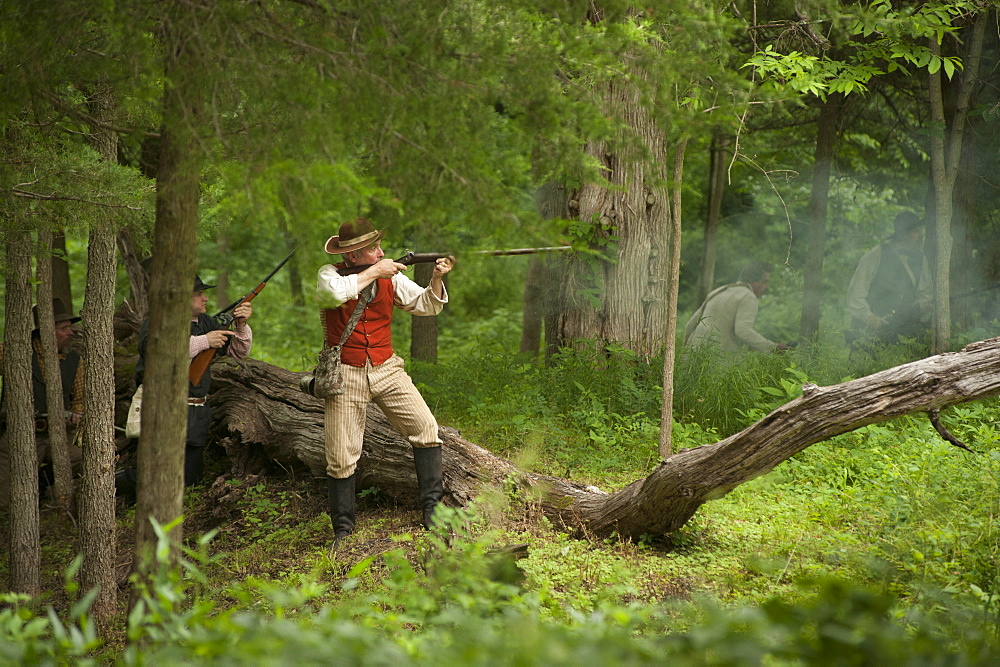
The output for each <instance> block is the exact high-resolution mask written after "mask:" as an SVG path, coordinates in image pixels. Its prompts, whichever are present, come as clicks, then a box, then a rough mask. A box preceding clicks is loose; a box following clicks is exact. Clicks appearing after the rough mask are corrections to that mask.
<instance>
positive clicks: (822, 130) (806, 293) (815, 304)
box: [799, 93, 844, 340]
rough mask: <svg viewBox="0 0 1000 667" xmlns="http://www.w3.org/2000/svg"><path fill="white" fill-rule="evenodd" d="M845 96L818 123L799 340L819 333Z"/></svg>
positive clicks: (836, 96) (833, 98)
mask: <svg viewBox="0 0 1000 667" xmlns="http://www.w3.org/2000/svg"><path fill="white" fill-rule="evenodd" d="M843 103H844V96H843V95H841V94H840V93H832V94H831V95H830V96H829V97H827V98H826V101H825V102H824V103H823V106H822V107H821V109H820V112H819V120H818V121H817V122H816V156H815V160H814V161H813V179H812V195H811V197H810V199H809V249H808V251H807V252H806V263H805V267H804V271H803V278H802V319H801V321H800V325H799V336H800V337H801V338H802V339H804V340H814V339H815V338H816V334H817V333H819V320H820V314H821V311H822V305H823V257H825V256H826V220H827V213H828V208H829V199H830V171H831V169H832V168H833V161H834V158H835V156H836V152H837V151H836V144H837V135H838V132H839V125H840V115H841V110H842V109H843Z"/></svg>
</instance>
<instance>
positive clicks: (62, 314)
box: [31, 297, 80, 329]
mask: <svg viewBox="0 0 1000 667" xmlns="http://www.w3.org/2000/svg"><path fill="white" fill-rule="evenodd" d="M31 316H32V317H33V318H35V329H37V328H38V305H37V304H36V305H34V306H32V307H31ZM52 321H53V322H56V323H58V322H69V323H71V324H73V323H76V322H79V321H80V318H79V317H76V316H75V315H73V313H72V311H70V309H69V308H67V307H66V304H64V303H63V300H62V299H60V298H58V297H56V298H55V299H52Z"/></svg>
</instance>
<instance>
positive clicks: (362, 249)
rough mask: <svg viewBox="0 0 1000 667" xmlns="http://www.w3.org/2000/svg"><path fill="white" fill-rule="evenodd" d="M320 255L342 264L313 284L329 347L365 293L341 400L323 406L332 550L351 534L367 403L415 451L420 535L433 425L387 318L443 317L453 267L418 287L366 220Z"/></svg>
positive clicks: (326, 269)
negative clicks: (321, 302) (344, 271)
mask: <svg viewBox="0 0 1000 667" xmlns="http://www.w3.org/2000/svg"><path fill="white" fill-rule="evenodd" d="M325 249H326V252H328V253H330V254H332V255H338V254H339V255H341V257H342V258H343V262H342V263H339V264H326V265H324V266H323V267H321V268H320V270H319V276H318V280H317V290H318V292H319V295H320V297H321V298H322V299H325V300H328V301H330V302H331V307H328V308H325V309H323V311H322V314H323V325H324V329H325V336H326V337H325V341H326V346H327V347H335V346H337V345H339V344H340V340H341V336H342V334H343V333H344V331H345V329H347V327H348V322H349V321H350V320H351V318H352V315H353V314H354V311H355V308H357V307H358V304H359V296H361V295H362V293H364V296H363V301H364V304H363V305H362V306H361V307H362V308H363V311H362V312H361V313H360V317H359V318H358V320H357V324H356V325H355V327H354V330H353V331H351V333H350V335H349V336H348V337H347V339H346V342H345V343H344V345H343V348H342V350H341V364H342V371H343V379H344V393H343V394H340V395H337V396H331V397H327V398H326V399H325V409H324V422H325V427H324V437H325V444H326V463H327V465H326V473H327V484H328V495H329V510H330V521H331V524H332V526H333V530H334V546H336V545H337V544H338V543H339V542H340V541H341V540H342V539H343V538H344V537H346V536H347V535H350V534H351V532H352V531H353V530H354V500H355V486H356V484H355V480H356V476H357V472H356V471H357V464H358V459H359V458H360V456H361V446H362V441H363V439H364V430H365V413H366V410H367V407H368V403H369V402H371V401H374V402H375V403H376V404H377V405H378V406H379V407H380V408H381V409H382V412H384V413H385V416H386V417H387V418H388V420H389V423H390V424H392V426H393V428H395V429H396V430H397V431H399V433H400V434H402V435H403V436H404V437H406V439H407V440H409V442H410V444H411V445H412V446H413V459H414V465H415V467H416V471H417V482H418V487H419V494H420V506H421V510H422V513H423V518H422V522H423V524H424V526H425V527H430V525H431V522H432V518H433V513H434V508H435V507H436V506H437V504H438V503H439V502H440V501H441V498H442V495H443V492H444V490H443V485H442V480H441V440H440V438H438V425H437V420H436V419H435V418H434V415H433V414H432V413H431V411H430V408H428V407H427V403H426V402H425V401H424V399H423V397H422V396H421V395H420V392H419V391H417V388H416V386H414V384H413V381H412V380H411V379H410V376H409V375H407V373H406V371H405V370H404V364H403V360H402V359H401V358H400V357H399V356H398V355H396V353H395V351H394V350H393V347H392V316H393V312H394V310H395V309H396V308H399V309H401V310H403V311H405V312H408V313H411V314H413V315H423V316H431V315H437V314H438V313H439V312H441V309H442V308H444V304H445V303H447V302H448V294H447V292H446V290H445V287H444V276H445V275H446V274H447V273H448V272H449V271H451V268H452V261H451V259H450V258H442V259H438V260H437V262H436V263H435V265H434V272H433V274H432V275H431V280H430V284H429V285H428V286H427V287H421V286H420V285H418V284H416V283H415V282H413V281H412V280H410V279H409V278H407V277H406V276H405V275H403V274H402V273H401V272H402V271H403V270H404V269H406V266H404V265H403V264H399V263H397V262H395V261H393V260H392V259H389V258H386V257H385V256H384V255H385V253H383V252H382V232H381V230H377V229H375V227H374V226H373V225H372V223H371V222H370V221H369V220H367V219H366V218H356V219H354V220H351V221H348V222H345V223H344V224H342V225H341V226H340V230H339V233H338V234H337V235H336V236H331V237H330V238H329V239H327V242H326V245H325ZM345 266H351V267H358V266H364V267H367V268H364V269H363V270H361V271H360V272H358V273H354V274H351V275H346V276H345V275H341V274H340V273H339V271H338V269H341V268H344V267H345Z"/></svg>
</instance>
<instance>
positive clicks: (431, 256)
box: [337, 245, 573, 276]
mask: <svg viewBox="0 0 1000 667" xmlns="http://www.w3.org/2000/svg"><path fill="white" fill-rule="evenodd" d="M572 247H573V246H568V245H563V246H550V247H547V248H513V249H511V250H475V251H473V252H471V253H469V254H470V255H490V256H492V257H498V256H500V255H533V254H535V253H539V252H550V251H555V250H571V249H572ZM442 257H445V258H451V259H452V260H454V259H455V256H454V255H452V254H451V253H446V252H444V253H442V252H408V253H406V254H405V255H403V256H402V257H400V258H399V259H394V260H393V261H394V262H396V263H397V264H403V265H405V266H413V265H414V264H424V263H427V262H435V261H437V260H439V259H441V258H442ZM370 266H372V265H371V264H357V265H355V266H345V267H344V268H342V269H337V273H339V274H340V275H342V276H352V275H354V274H355V273H361V272H362V271H364V270H365V269H367V268H368V267H370Z"/></svg>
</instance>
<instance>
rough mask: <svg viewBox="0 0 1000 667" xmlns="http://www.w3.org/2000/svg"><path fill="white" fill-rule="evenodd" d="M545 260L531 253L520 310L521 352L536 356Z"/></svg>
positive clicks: (539, 330) (538, 348)
mask: <svg viewBox="0 0 1000 667" xmlns="http://www.w3.org/2000/svg"><path fill="white" fill-rule="evenodd" d="M545 275H546V271H545V260H544V259H542V258H541V257H539V256H538V255H532V256H531V259H529V260H528V271H527V273H526V274H525V277H524V297H523V303H524V305H523V306H522V308H523V311H522V312H521V344H520V345H519V346H518V350H519V351H520V352H521V354H530V355H531V356H532V357H537V356H538V352H539V350H540V349H541V346H542V322H543V321H544V317H545V296H544V293H545V285H546V282H545Z"/></svg>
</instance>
